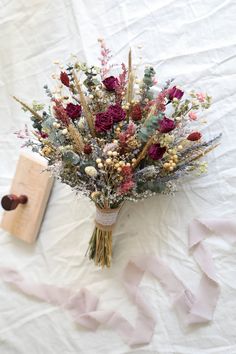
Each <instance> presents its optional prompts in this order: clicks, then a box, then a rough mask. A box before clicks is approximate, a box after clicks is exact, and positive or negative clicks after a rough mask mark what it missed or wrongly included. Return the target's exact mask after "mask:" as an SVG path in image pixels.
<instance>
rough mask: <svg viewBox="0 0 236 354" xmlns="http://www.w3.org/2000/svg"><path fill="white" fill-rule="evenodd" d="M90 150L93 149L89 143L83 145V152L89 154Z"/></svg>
mask: <svg viewBox="0 0 236 354" xmlns="http://www.w3.org/2000/svg"><path fill="white" fill-rule="evenodd" d="M92 151H93V149H92V146H91V145H89V144H86V145H84V153H85V154H86V155H89V154H91V152H92Z"/></svg>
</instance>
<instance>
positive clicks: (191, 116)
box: [188, 111, 197, 120]
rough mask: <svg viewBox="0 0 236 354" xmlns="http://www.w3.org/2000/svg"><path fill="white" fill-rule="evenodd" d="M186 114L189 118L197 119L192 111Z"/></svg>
mask: <svg viewBox="0 0 236 354" xmlns="http://www.w3.org/2000/svg"><path fill="white" fill-rule="evenodd" d="M188 116H189V118H190V119H191V120H197V115H196V113H195V112H193V111H191V112H189V114H188Z"/></svg>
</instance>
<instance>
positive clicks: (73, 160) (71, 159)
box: [62, 150, 80, 166]
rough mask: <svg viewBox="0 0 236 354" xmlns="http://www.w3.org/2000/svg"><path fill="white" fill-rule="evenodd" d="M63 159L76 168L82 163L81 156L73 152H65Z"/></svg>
mask: <svg viewBox="0 0 236 354" xmlns="http://www.w3.org/2000/svg"><path fill="white" fill-rule="evenodd" d="M62 159H63V161H64V162H66V163H69V164H71V165H74V166H76V165H78V164H79V163H80V157H79V155H77V154H76V153H75V152H74V151H72V150H68V151H65V152H64V153H63V154H62Z"/></svg>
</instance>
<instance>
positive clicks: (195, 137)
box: [187, 132, 202, 141]
mask: <svg viewBox="0 0 236 354" xmlns="http://www.w3.org/2000/svg"><path fill="white" fill-rule="evenodd" d="M201 137H202V134H201V133H199V132H193V133H191V134H189V136H188V137H187V139H188V140H190V141H197V140H199V139H201Z"/></svg>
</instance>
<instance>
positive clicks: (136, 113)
mask: <svg viewBox="0 0 236 354" xmlns="http://www.w3.org/2000/svg"><path fill="white" fill-rule="evenodd" d="M131 118H132V120H134V121H137V120H141V119H142V109H141V107H140V105H139V104H135V105H134V106H133V108H132V111H131Z"/></svg>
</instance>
